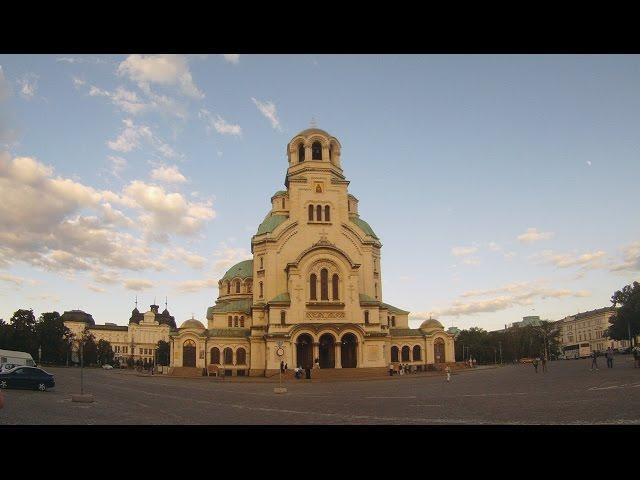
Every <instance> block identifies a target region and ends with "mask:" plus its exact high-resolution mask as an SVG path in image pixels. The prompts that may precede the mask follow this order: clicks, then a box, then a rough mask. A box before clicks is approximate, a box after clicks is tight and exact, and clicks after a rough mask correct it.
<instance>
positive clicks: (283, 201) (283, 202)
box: [282, 197, 284, 210]
mask: <svg viewBox="0 0 640 480" xmlns="http://www.w3.org/2000/svg"><path fill="white" fill-rule="evenodd" d="M282 209H283V210H284V197H282Z"/></svg>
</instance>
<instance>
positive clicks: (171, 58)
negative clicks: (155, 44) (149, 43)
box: [117, 55, 204, 99]
mask: <svg viewBox="0 0 640 480" xmlns="http://www.w3.org/2000/svg"><path fill="white" fill-rule="evenodd" d="M117 71H118V75H122V76H125V77H127V78H129V79H130V80H132V81H133V82H135V83H137V84H138V86H139V87H140V89H142V90H143V91H149V85H150V84H152V83H154V84H158V85H164V86H177V87H178V88H179V90H180V92H181V93H183V94H184V95H187V96H189V97H192V98H195V99H202V98H204V93H202V92H201V91H200V90H199V89H198V87H197V86H196V85H195V83H194V82H193V78H192V76H191V72H190V71H189V65H188V63H187V59H186V57H184V56H183V55H129V57H127V59H126V60H124V61H123V62H122V63H121V64H120V65H119V66H118V70H117Z"/></svg>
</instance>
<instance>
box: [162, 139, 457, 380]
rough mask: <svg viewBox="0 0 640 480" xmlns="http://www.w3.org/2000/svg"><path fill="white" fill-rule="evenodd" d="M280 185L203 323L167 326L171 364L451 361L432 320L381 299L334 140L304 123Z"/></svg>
mask: <svg viewBox="0 0 640 480" xmlns="http://www.w3.org/2000/svg"><path fill="white" fill-rule="evenodd" d="M286 153H287V161H288V168H287V172H286V179H285V187H286V190H281V191H278V192H276V193H275V194H274V195H273V196H272V197H271V209H270V211H269V213H268V214H267V215H266V217H265V218H264V220H263V221H262V223H261V224H260V226H259V227H258V229H257V232H256V234H255V235H254V236H253V237H252V239H251V252H252V254H253V259H251V260H246V261H243V262H240V263H238V264H236V265H234V266H233V267H231V268H230V269H229V270H228V271H227V272H226V273H225V275H224V276H223V277H222V278H221V279H220V281H219V283H218V291H219V296H218V299H217V300H216V302H215V305H213V306H211V307H209V308H208V310H207V314H206V322H207V324H206V326H205V325H204V324H203V323H202V322H200V321H198V320H195V319H191V320H187V321H186V322H184V323H183V324H182V325H181V326H180V328H178V329H177V330H175V331H172V332H170V334H169V336H170V339H171V340H170V341H171V364H172V366H174V367H198V368H207V369H209V371H214V372H219V371H221V370H224V371H225V374H226V375H251V376H262V375H270V374H272V373H275V372H277V371H278V370H279V366H280V363H281V362H285V363H287V364H288V366H289V368H293V367H296V366H301V367H303V368H304V367H312V366H314V365H316V366H317V365H318V364H319V366H320V368H323V369H324V368H373V367H376V368H387V367H388V365H389V364H390V363H403V364H410V365H416V366H418V367H421V368H422V367H425V366H427V365H430V364H436V363H440V364H443V363H450V362H454V361H455V359H454V336H453V334H450V333H446V332H445V331H444V329H443V327H442V325H441V324H440V323H439V322H438V321H437V320H435V319H429V320H426V321H425V322H423V323H422V325H421V326H420V328H417V329H413V328H409V318H408V315H409V312H408V311H406V310H403V309H401V308H398V307H395V306H393V305H390V304H388V303H385V302H384V301H383V288H382V287H383V282H382V271H381V266H380V255H381V248H382V243H381V241H380V238H379V237H378V236H377V235H376V233H375V232H374V230H373V229H372V228H371V226H370V225H369V224H368V223H367V222H366V221H365V220H363V219H362V218H361V217H360V215H359V213H358V199H357V198H356V197H354V196H353V195H351V194H350V193H349V191H348V186H349V181H348V180H347V179H346V177H345V175H344V173H343V170H342V159H341V155H340V153H341V146H340V142H339V141H338V140H337V139H336V138H335V137H333V136H331V135H329V134H328V133H327V132H325V131H323V130H320V129H317V128H311V129H307V130H304V131H302V132H300V133H299V134H298V135H296V136H295V137H294V138H293V139H292V140H291V142H289V144H288V145H287V151H286Z"/></svg>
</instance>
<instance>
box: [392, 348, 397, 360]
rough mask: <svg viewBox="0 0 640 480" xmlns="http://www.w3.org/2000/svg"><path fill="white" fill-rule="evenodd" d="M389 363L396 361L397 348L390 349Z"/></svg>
mask: <svg viewBox="0 0 640 480" xmlns="http://www.w3.org/2000/svg"><path fill="white" fill-rule="evenodd" d="M391 361H392V362H397V361H398V347H396V346H395V345H394V346H393V347H391Z"/></svg>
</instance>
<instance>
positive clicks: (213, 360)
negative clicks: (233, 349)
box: [211, 347, 220, 365]
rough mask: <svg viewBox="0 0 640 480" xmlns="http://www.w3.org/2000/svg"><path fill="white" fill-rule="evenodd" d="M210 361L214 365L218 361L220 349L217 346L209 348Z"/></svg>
mask: <svg viewBox="0 0 640 480" xmlns="http://www.w3.org/2000/svg"><path fill="white" fill-rule="evenodd" d="M211 363H212V364H214V365H218V364H219V363H220V349H219V348H218V347H213V348H212V349H211Z"/></svg>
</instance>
